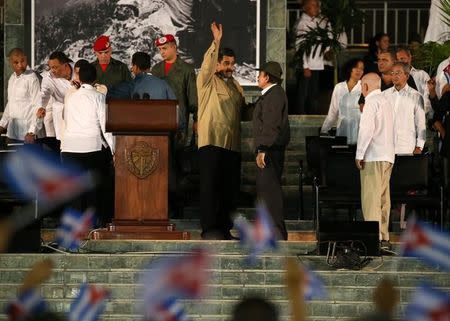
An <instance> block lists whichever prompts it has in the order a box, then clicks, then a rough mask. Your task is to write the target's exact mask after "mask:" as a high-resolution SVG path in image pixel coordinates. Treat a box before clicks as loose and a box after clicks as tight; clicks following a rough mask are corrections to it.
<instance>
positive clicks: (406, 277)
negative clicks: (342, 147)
mask: <svg viewBox="0 0 450 321" xmlns="http://www.w3.org/2000/svg"><path fill="white" fill-rule="evenodd" d="M198 246H208V247H210V248H211V249H212V250H213V251H214V262H213V267H212V276H213V277H212V279H211V281H210V284H209V286H208V288H209V291H208V295H207V296H206V297H205V298H204V299H203V300H201V301H197V302H195V301H184V304H185V306H186V309H187V312H188V314H189V316H190V317H191V319H192V320H204V321H206V320H208V321H225V320H228V319H229V315H230V313H231V309H232V307H233V305H234V304H235V303H236V302H237V301H238V300H239V299H240V298H242V297H243V296H245V295H252V294H258V295H262V296H264V297H267V298H269V299H271V300H273V301H274V302H275V303H276V305H277V306H278V307H279V309H280V313H281V316H282V318H281V319H282V320H286V321H287V320H289V308H288V301H287V297H286V292H285V287H284V283H283V271H284V258H285V257H286V256H296V257H298V260H299V261H301V262H302V263H304V264H305V265H307V266H308V267H309V268H310V269H312V270H314V271H316V272H317V273H318V274H319V275H320V276H321V277H322V278H323V280H324V282H325V285H326V288H327V291H328V297H327V298H326V299H323V300H315V301H312V302H310V303H308V305H307V311H308V315H309V320H310V321H319V320H322V321H325V320H350V319H354V318H356V317H358V316H360V315H363V314H365V313H367V312H369V311H371V310H372V303H371V296H372V291H373V289H374V287H375V286H376V284H377V282H378V281H379V280H380V279H381V278H383V277H389V278H390V279H392V280H393V281H394V282H395V283H396V284H397V285H398V287H399V289H400V294H401V305H400V307H399V309H398V311H397V315H396V317H397V318H398V319H399V318H400V317H401V316H402V314H403V310H404V308H405V306H406V305H407V303H408V301H409V299H410V296H411V293H412V292H413V290H414V287H415V286H416V285H417V284H418V283H419V282H420V281H421V280H427V281H428V282H432V284H434V285H435V286H437V287H439V288H443V289H444V290H445V291H449V290H450V275H449V274H448V273H443V272H441V271H440V269H439V268H438V267H434V268H433V267H429V266H426V265H424V264H423V263H421V262H420V261H419V260H418V259H415V258H403V257H393V256H381V257H375V258H373V260H372V261H371V262H370V263H369V264H368V265H367V266H366V267H365V268H363V269H362V270H360V271H353V270H336V269H334V268H332V267H330V266H328V265H327V263H326V258H325V257H324V256H314V255H306V253H307V252H309V251H311V250H312V249H314V248H315V242H301V241H289V242H280V243H279V247H278V249H277V250H276V251H273V252H270V253H267V254H265V255H264V256H263V257H262V258H261V260H260V261H259V262H258V263H257V264H256V265H255V266H247V265H246V264H245V256H244V253H243V251H242V249H241V247H240V246H239V242H238V241H200V240H191V241H131V240H130V241H89V242H88V243H87V245H86V247H85V248H84V249H83V252H84V253H83V254H75V253H74V254H62V253H47V254H3V255H1V256H0V309H1V311H4V307H5V306H6V304H7V302H8V300H9V299H11V298H13V297H14V296H15V294H16V291H17V287H18V285H19V284H20V282H21V280H22V278H23V276H24V274H25V272H26V271H27V269H28V268H29V267H30V266H31V265H32V264H33V263H34V262H36V261H37V260H40V259H42V258H44V257H49V258H51V259H52V260H53V261H54V262H55V271H54V274H53V276H52V278H51V279H50V280H49V281H48V282H46V283H45V284H44V286H43V287H42V294H43V295H44V297H45V298H46V299H47V300H48V302H49V305H50V307H51V309H53V310H55V311H60V312H63V311H67V310H68V309H69V305H70V302H71V300H72V299H73V298H74V296H75V294H76V292H77V288H78V286H79V284H80V283H81V282H90V283H96V284H102V285H105V286H107V287H109V288H110V289H111V290H112V297H111V299H110V300H109V302H108V304H107V309H106V312H105V314H104V316H103V317H102V320H111V321H119V320H121V321H131V320H135V319H138V316H137V315H136V312H135V311H134V304H135V303H136V301H137V300H139V298H137V297H136V295H137V291H138V289H139V286H138V285H136V282H137V281H138V279H139V276H140V275H141V273H142V268H143V266H145V264H146V263H148V262H150V261H153V260H156V259H157V258H159V257H164V256H169V255H175V254H179V253H185V252H187V251H189V250H190V249H192V248H195V247H198ZM0 320H6V316H5V315H3V314H2V315H0Z"/></svg>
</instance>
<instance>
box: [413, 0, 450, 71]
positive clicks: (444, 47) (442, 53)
mask: <svg viewBox="0 0 450 321" xmlns="http://www.w3.org/2000/svg"><path fill="white" fill-rule="evenodd" d="M438 7H439V9H440V10H441V19H442V22H443V23H445V24H446V25H448V26H450V0H440V5H439V6H438ZM412 53H413V57H414V61H413V64H414V67H416V68H418V69H423V70H425V71H427V72H428V74H430V75H434V74H435V73H436V69H437V66H438V65H439V64H440V63H441V62H442V61H443V60H444V59H447V58H448V57H450V41H447V42H445V43H443V44H440V43H437V42H433V41H429V42H427V43H424V44H421V45H420V46H419V47H417V48H415V49H413V52H412Z"/></svg>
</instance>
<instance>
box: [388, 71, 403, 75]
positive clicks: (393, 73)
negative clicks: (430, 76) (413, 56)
mask: <svg viewBox="0 0 450 321" xmlns="http://www.w3.org/2000/svg"><path fill="white" fill-rule="evenodd" d="M404 73H405V72H403V71H401V70H397V71H391V73H390V74H391V75H392V76H394V75H401V74H404Z"/></svg>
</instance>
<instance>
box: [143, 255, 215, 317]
mask: <svg viewBox="0 0 450 321" xmlns="http://www.w3.org/2000/svg"><path fill="white" fill-rule="evenodd" d="M210 265H211V257H210V255H209V253H208V252H207V251H206V250H204V249H196V250H194V251H193V252H192V253H190V254H187V255H183V256H177V257H171V258H165V259H163V260H160V261H159V262H156V263H155V264H151V265H150V266H149V267H148V269H147V271H146V273H145V274H144V277H143V280H142V283H143V285H144V293H143V307H142V308H141V312H142V311H143V312H144V315H145V316H146V317H148V316H153V315H155V314H157V311H160V310H161V307H164V305H165V304H166V305H167V303H168V302H171V300H174V299H195V298H199V297H201V296H202V295H203V294H204V291H205V285H206V283H207V282H208V280H209V276H210V273H208V271H207V269H209V268H210ZM174 320H176V319H174Z"/></svg>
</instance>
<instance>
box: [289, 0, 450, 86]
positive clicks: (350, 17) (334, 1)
mask: <svg viewBox="0 0 450 321" xmlns="http://www.w3.org/2000/svg"><path fill="white" fill-rule="evenodd" d="M448 1H450V0H448ZM321 11H322V12H321V14H322V16H323V17H324V19H326V20H327V21H328V22H329V26H330V27H331V28H328V27H326V28H323V27H321V26H320V25H319V22H318V23H317V25H316V27H315V28H313V29H310V30H309V31H307V32H306V33H304V34H302V35H300V36H297V38H298V44H297V52H296V63H297V64H299V65H300V66H301V65H302V63H301V61H302V59H303V54H304V53H305V54H306V55H310V54H311V53H313V54H314V55H315V54H316V53H317V50H319V49H320V52H319V53H320V54H324V53H325V51H328V50H330V51H331V52H332V53H333V54H334V57H333V60H334V66H336V65H337V64H336V55H338V54H339V52H341V50H342V49H343V47H342V44H341V42H340V41H339V40H340V37H342V36H341V35H342V34H343V33H344V32H346V31H350V30H351V29H352V28H354V27H356V26H358V25H361V24H362V23H363V22H364V12H363V11H361V10H360V9H358V6H357V4H356V0H322V1H321ZM336 81H337V69H336V68H335V82H336Z"/></svg>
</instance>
